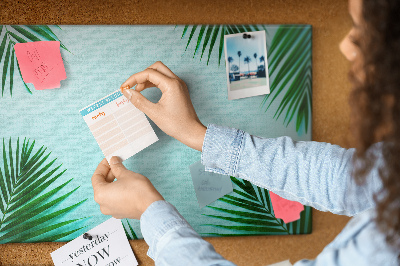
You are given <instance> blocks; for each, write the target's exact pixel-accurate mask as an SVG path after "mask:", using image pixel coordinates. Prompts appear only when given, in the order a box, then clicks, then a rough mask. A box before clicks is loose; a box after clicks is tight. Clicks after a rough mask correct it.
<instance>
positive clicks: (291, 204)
mask: <svg viewBox="0 0 400 266" xmlns="http://www.w3.org/2000/svg"><path fill="white" fill-rule="evenodd" d="M269 196H270V198H271V203H272V208H274V213H275V217H276V218H280V219H282V220H283V221H284V222H285V223H290V222H294V221H296V220H298V219H300V213H301V212H302V211H303V210H304V206H303V205H302V204H301V203H299V202H296V201H290V200H287V199H284V198H281V197H280V196H278V195H276V194H275V193H273V192H271V191H270V192H269Z"/></svg>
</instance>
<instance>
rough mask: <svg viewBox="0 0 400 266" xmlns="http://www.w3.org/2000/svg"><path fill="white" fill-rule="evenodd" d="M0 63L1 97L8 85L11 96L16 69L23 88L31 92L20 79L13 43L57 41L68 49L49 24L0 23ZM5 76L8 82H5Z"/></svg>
mask: <svg viewBox="0 0 400 266" xmlns="http://www.w3.org/2000/svg"><path fill="white" fill-rule="evenodd" d="M0 40H1V44H0V65H1V64H2V65H3V66H2V68H1V69H2V71H3V72H2V75H1V97H3V96H4V91H5V89H6V87H7V86H8V87H9V90H10V95H11V96H12V93H13V89H14V72H15V69H18V73H19V76H20V78H21V80H22V82H23V83H24V87H25V89H26V90H27V91H28V92H29V93H30V94H32V91H31V90H30V89H29V87H28V85H26V83H25V82H24V80H23V79H22V74H21V69H20V67H19V64H18V61H17V58H16V56H15V51H14V45H15V44H16V43H26V42H36V41H59V42H60V46H61V48H63V49H64V50H66V51H68V52H69V50H68V49H67V47H65V45H64V44H63V43H62V42H61V41H60V40H59V39H58V37H57V36H56V35H55V34H54V32H53V31H52V30H51V28H50V27H49V26H46V25H40V26H38V25H27V26H18V25H11V26H6V25H3V26H1V25H0ZM7 76H8V77H9V78H8V82H7ZM7 83H8V84H7Z"/></svg>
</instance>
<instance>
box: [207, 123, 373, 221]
mask: <svg viewBox="0 0 400 266" xmlns="http://www.w3.org/2000/svg"><path fill="white" fill-rule="evenodd" d="M378 147H379V144H377V147H375V148H374V149H375V150H378ZM354 153H355V149H344V148H341V147H339V146H337V145H332V144H329V143H322V142H314V141H294V140H292V139H291V138H290V137H279V138H259V137H256V136H252V135H250V134H247V133H245V132H243V131H242V130H237V129H231V128H226V127H220V126H216V125H212V124H211V125H209V126H208V128H207V132H206V135H205V138H204V142H203V151H202V155H201V156H202V157H201V160H202V163H203V164H204V165H205V166H206V171H211V172H215V173H219V174H223V175H230V176H234V177H238V178H242V179H245V180H248V181H250V182H251V183H253V184H255V185H257V186H259V187H263V188H266V189H268V190H270V191H272V192H274V193H276V194H278V195H279V196H281V197H283V198H285V199H288V200H293V201H297V202H300V203H302V204H304V205H308V206H312V207H314V208H316V209H318V210H321V211H330V212H332V213H336V214H343V215H348V216H353V215H355V214H357V213H359V212H362V211H365V210H367V209H370V208H372V207H374V205H375V204H374V200H373V195H374V193H375V192H377V191H379V189H380V188H381V181H380V178H379V174H378V169H377V168H374V169H373V170H372V171H371V173H370V174H369V176H368V177H367V180H366V182H365V183H364V185H363V186H359V185H357V184H356V182H355V181H354V179H353V178H352V175H351V173H352V157H353V155H354ZM378 159H379V158H378Z"/></svg>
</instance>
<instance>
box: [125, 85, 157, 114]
mask: <svg viewBox="0 0 400 266" xmlns="http://www.w3.org/2000/svg"><path fill="white" fill-rule="evenodd" d="M122 93H123V94H124V96H125V97H126V98H127V99H128V100H129V101H130V102H131V103H132V104H133V105H134V106H135V107H136V108H137V109H139V110H140V111H142V112H143V113H145V114H146V115H147V116H148V117H150V119H153V117H154V116H153V114H154V112H155V110H156V109H157V107H158V106H157V104H155V103H152V102H151V101H149V100H148V99H147V98H146V97H144V96H143V95H142V94H141V93H140V92H138V91H136V90H132V89H125V90H123V91H122Z"/></svg>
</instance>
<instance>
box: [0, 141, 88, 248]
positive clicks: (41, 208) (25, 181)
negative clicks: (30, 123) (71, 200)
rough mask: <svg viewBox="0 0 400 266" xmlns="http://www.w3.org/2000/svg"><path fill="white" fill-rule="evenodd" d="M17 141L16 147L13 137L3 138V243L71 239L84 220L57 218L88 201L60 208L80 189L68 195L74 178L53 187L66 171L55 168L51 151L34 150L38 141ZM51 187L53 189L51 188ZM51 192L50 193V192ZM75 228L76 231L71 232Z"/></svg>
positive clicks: (0, 175) (0, 195)
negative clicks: (69, 236) (61, 219)
mask: <svg viewBox="0 0 400 266" xmlns="http://www.w3.org/2000/svg"><path fill="white" fill-rule="evenodd" d="M20 144H21V143H20V140H19V138H18V140H17V141H16V149H15V150H14V149H13V147H12V141H11V138H10V139H9V141H8V152H7V149H6V146H7V145H6V141H5V140H4V138H3V152H2V160H3V163H2V164H3V165H2V167H1V166H0V243H7V242H32V241H36V240H38V239H40V241H56V240H58V239H61V238H63V237H65V236H68V235H70V234H72V233H75V232H76V231H79V230H80V229H82V228H83V227H80V228H78V225H79V224H80V223H79V222H78V221H82V220H83V219H84V218H79V219H70V220H68V219H64V220H63V221H62V222H58V221H57V220H59V219H57V218H59V217H61V216H63V215H66V214H68V213H69V212H71V211H72V210H74V209H75V208H77V207H78V206H80V205H81V204H82V203H83V202H84V201H86V199H84V200H82V201H79V202H77V203H75V204H73V205H70V206H67V207H64V208H59V207H58V205H59V204H60V203H61V202H63V201H64V200H65V199H67V198H68V197H69V196H71V195H72V194H73V193H74V192H75V191H76V190H77V189H78V188H79V187H77V188H75V189H73V190H70V191H69V192H65V189H64V190H62V189H63V188H65V187H66V186H67V185H68V184H69V183H70V182H71V181H72V179H69V180H68V181H66V182H64V183H63V184H61V185H58V186H56V187H54V188H52V187H50V186H51V185H52V184H53V183H54V182H55V181H56V180H57V179H59V178H60V177H61V176H62V175H63V174H64V173H65V171H66V170H61V165H58V166H55V162H56V160H57V159H53V160H51V161H50V162H49V161H48V159H49V157H50V152H46V151H47V148H45V147H44V146H42V147H40V148H39V149H34V147H35V141H32V142H31V141H30V140H29V139H28V140H27V139H26V138H25V139H24V141H23V143H22V146H21V145H20ZM47 188H49V189H47ZM46 189H47V190H46ZM71 227H72V228H73V229H71Z"/></svg>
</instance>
